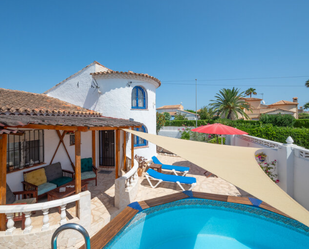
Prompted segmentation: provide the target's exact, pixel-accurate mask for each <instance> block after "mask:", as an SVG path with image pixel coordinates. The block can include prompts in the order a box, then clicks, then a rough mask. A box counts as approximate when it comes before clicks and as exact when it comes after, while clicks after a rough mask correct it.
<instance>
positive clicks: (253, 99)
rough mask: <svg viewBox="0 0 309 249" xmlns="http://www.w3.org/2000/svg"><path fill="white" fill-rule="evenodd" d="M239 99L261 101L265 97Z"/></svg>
mask: <svg viewBox="0 0 309 249" xmlns="http://www.w3.org/2000/svg"><path fill="white" fill-rule="evenodd" d="M239 99H242V100H245V101H254V100H255V101H256V100H259V101H261V100H263V99H259V98H239Z"/></svg>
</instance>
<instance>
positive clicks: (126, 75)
mask: <svg viewBox="0 0 309 249" xmlns="http://www.w3.org/2000/svg"><path fill="white" fill-rule="evenodd" d="M160 85H161V82H160V81H159V80H158V79H157V78H155V77H152V76H149V75H148V74H139V73H134V72H132V71H128V72H118V71H113V70H111V69H109V68H107V67H105V66H103V65H101V64H100V63H98V62H96V61H94V62H93V63H91V64H90V65H88V66H86V67H85V68H83V69H82V70H80V71H79V72H77V73H75V74H73V75H71V76H70V77H68V78H67V79H65V80H64V81H62V82H60V83H59V84H57V85H56V86H54V87H53V88H51V89H49V90H47V91H46V92H45V94H47V95H48V96H51V97H54V98H57V99H60V100H63V101H66V102H69V103H72V104H74V105H77V106H81V107H83V108H86V109H89V110H93V111H96V112H99V113H102V114H103V116H105V117H113V118H122V119H129V120H132V121H138V122H141V123H143V126H142V127H141V128H137V130H139V131H144V132H147V133H150V134H156V89H157V88H158V87H159V86H160ZM103 139H104V138H103ZM129 142H130V141H129ZM134 146H135V149H136V153H137V154H138V155H140V156H143V157H145V158H148V159H150V158H151V157H152V156H153V155H155V154H156V146H155V145H154V144H148V142H147V141H145V140H143V139H139V138H137V139H136V140H135V141H134ZM127 153H129V151H127ZM102 163H103V164H102ZM100 165H104V166H108V164H106V163H105V162H100Z"/></svg>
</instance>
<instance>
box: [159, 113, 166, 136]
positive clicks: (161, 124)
mask: <svg viewBox="0 0 309 249" xmlns="http://www.w3.org/2000/svg"><path fill="white" fill-rule="evenodd" d="M164 124H165V118H164V114H163V113H158V112H157V134H158V132H159V131H160V129H161V128H162V127H163V126H164Z"/></svg>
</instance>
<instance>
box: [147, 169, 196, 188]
mask: <svg viewBox="0 0 309 249" xmlns="http://www.w3.org/2000/svg"><path fill="white" fill-rule="evenodd" d="M145 176H146V178H147V180H148V182H149V184H150V186H151V187H152V188H156V187H157V186H158V185H159V184H160V183H161V182H175V183H177V184H178V185H179V187H180V188H181V189H182V191H185V189H184V188H183V186H182V185H181V184H190V185H191V188H190V189H189V190H191V189H192V188H193V187H194V186H195V185H196V179H195V178H194V177H184V176H174V175H166V174H162V173H159V172H157V171H155V170H153V169H148V170H147V172H146V174H145ZM150 178H152V179H153V180H157V181H158V183H157V184H156V185H153V184H152V183H151V181H150V180H151V179H150Z"/></svg>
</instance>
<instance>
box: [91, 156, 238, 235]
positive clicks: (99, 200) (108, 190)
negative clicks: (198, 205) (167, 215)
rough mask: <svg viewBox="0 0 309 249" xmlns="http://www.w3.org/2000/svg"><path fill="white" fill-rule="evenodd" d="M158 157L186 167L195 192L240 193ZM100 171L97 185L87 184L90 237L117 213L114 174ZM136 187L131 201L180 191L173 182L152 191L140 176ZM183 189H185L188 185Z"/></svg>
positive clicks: (192, 168)
mask: <svg viewBox="0 0 309 249" xmlns="http://www.w3.org/2000/svg"><path fill="white" fill-rule="evenodd" d="M158 158H159V160H160V161H161V162H162V163H165V164H175V165H179V166H188V167H190V172H189V173H188V174H187V176H192V177H195V178H196V180H197V185H196V186H195V187H194V190H195V191H200V192H206V193H214V194H224V195H232V196H240V192H239V191H238V189H237V188H236V187H235V186H234V185H232V184H230V183H228V182H226V181H224V180H222V179H220V178H215V177H212V176H210V177H209V178H206V177H205V175H204V172H205V170H204V169H201V168H199V167H198V166H196V165H194V164H192V163H190V162H188V161H185V160H183V159H182V158H180V157H172V156H163V155H159V156H158ZM100 171H101V170H99V172H100ZM101 172H104V173H99V174H98V175H99V179H98V186H97V187H95V186H93V185H92V184H91V183H90V185H89V190H90V191H91V196H92V201H91V203H92V209H91V211H92V229H91V235H93V234H94V233H96V232H97V231H98V230H99V229H100V228H102V227H103V226H104V225H105V224H107V223H108V222H109V221H110V219H111V218H114V217H115V216H116V215H117V214H118V213H119V212H120V211H121V210H119V209H117V208H115V207H114V192H115V189H114V181H115V173H114V171H111V173H110V174H106V172H108V171H107V170H102V171H101ZM165 173H168V172H165ZM139 184H140V186H139V190H138V194H137V197H136V200H135V201H141V200H145V199H150V198H155V197H161V196H164V195H168V194H172V193H177V192H179V191H181V189H180V188H179V186H178V185H177V184H176V183H161V184H160V185H159V186H158V187H157V188H155V189H153V188H151V187H150V185H149V184H148V181H147V180H146V178H145V177H144V176H143V177H139ZM185 187H186V188H187V189H188V188H189V187H190V186H185Z"/></svg>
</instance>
